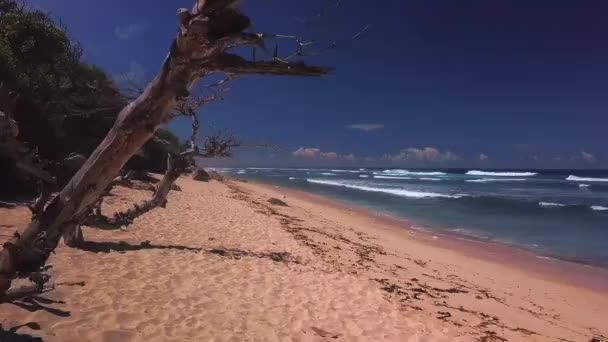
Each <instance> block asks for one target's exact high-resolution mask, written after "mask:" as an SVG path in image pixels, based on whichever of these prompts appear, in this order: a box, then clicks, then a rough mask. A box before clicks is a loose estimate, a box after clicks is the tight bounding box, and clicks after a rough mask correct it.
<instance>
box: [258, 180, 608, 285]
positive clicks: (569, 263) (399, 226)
mask: <svg viewBox="0 0 608 342" xmlns="http://www.w3.org/2000/svg"><path fill="white" fill-rule="evenodd" d="M247 182H249V183H251V184H254V185H257V186H261V187H265V188H268V189H269V190H272V189H279V190H281V191H283V192H285V193H286V194H290V195H291V196H293V197H296V198H300V199H303V200H308V201H313V202H317V203H319V204H323V205H328V206H331V207H333V208H336V209H339V210H347V211H351V212H355V213H357V214H359V215H362V216H367V217H369V218H372V219H374V220H377V221H379V223H382V224H383V225H386V226H387V227H386V228H388V229H389V230H395V232H396V233H398V234H399V233H400V232H399V230H404V231H406V232H407V233H405V234H408V236H407V237H408V238H415V239H416V240H418V241H419V242H422V243H425V244H429V245H432V246H436V247H441V248H446V249H450V250H452V251H456V252H458V253H460V254H462V255H466V256H470V257H474V258H476V259H479V260H484V261H491V262H494V263H498V264H501V265H504V266H508V267H512V268H515V269H518V270H521V271H524V272H531V273H533V274H535V275H537V276H539V277H541V278H544V279H547V280H552V281H558V282H562V283H564V284H569V285H574V286H577V287H582V288H585V289H588V290H591V291H595V292H598V293H608V266H605V265H600V264H591V263H585V262H582V261H573V260H567V259H563V258H559V257H557V256H553V255H546V254H541V253H534V252H533V251H531V250H529V249H526V248H523V247H520V246H517V245H514V244H508V243H504V242H497V241H490V240H485V239H483V238H476V237H473V236H469V235H466V234H458V233H455V232H454V233H452V232H446V231H437V232H435V231H431V230H428V229H424V228H417V227H415V226H414V225H413V224H412V222H410V221H408V220H407V219H404V218H401V217H396V216H392V215H389V214H385V213H378V212H375V211H373V210H371V209H369V208H365V207H362V206H357V205H355V204H350V203H345V202H342V201H340V200H337V199H333V198H329V197H324V196H322V195H318V194H315V193H311V192H306V191H303V190H298V189H292V188H289V187H286V186H280V185H275V184H272V183H263V182H259V181H251V180H247Z"/></svg>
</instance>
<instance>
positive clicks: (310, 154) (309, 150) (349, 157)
mask: <svg viewBox="0 0 608 342" xmlns="http://www.w3.org/2000/svg"><path fill="white" fill-rule="evenodd" d="M291 155H292V156H294V157H297V158H308V159H320V160H345V161H354V160H356V157H355V155H354V154H352V153H351V154H345V155H342V154H338V153H336V152H332V151H329V152H322V151H321V149H320V148H316V147H300V148H298V149H297V150H295V151H293V152H292V153H291Z"/></svg>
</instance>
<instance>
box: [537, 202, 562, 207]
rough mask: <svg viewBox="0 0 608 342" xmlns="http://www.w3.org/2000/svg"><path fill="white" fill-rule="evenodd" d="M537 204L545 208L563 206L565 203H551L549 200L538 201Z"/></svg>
mask: <svg viewBox="0 0 608 342" xmlns="http://www.w3.org/2000/svg"><path fill="white" fill-rule="evenodd" d="M538 205H540V206H541V207H546V208H557V207H565V206H566V205H565V204H562V203H551V202H538Z"/></svg>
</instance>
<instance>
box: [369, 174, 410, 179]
mask: <svg viewBox="0 0 608 342" xmlns="http://www.w3.org/2000/svg"><path fill="white" fill-rule="evenodd" d="M374 178H378V179H414V178H412V177H399V176H380V175H374Z"/></svg>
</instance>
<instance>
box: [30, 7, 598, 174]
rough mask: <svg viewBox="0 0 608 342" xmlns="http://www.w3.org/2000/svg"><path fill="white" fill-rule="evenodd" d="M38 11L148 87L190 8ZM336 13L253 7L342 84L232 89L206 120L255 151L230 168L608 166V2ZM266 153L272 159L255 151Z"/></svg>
mask: <svg viewBox="0 0 608 342" xmlns="http://www.w3.org/2000/svg"><path fill="white" fill-rule="evenodd" d="M28 2H29V4H30V5H31V6H35V7H37V8H40V9H43V10H45V11H48V12H50V13H51V14H52V15H53V16H55V17H57V18H60V19H61V21H62V22H63V23H64V24H65V25H66V26H67V28H68V29H69V31H70V35H71V36H72V37H73V38H74V39H76V40H78V41H80V42H81V44H82V45H83V46H84V51H85V60H86V61H87V62H89V63H93V64H97V65H99V66H101V67H102V68H104V69H105V70H106V71H107V72H108V73H110V74H112V75H113V76H114V77H115V79H117V80H118V81H120V80H121V79H124V78H125V77H126V78H130V79H133V80H137V81H139V82H145V81H146V80H150V79H151V78H153V77H154V75H155V74H156V72H157V71H158V69H159V66H160V64H161V62H162V60H163V58H164V56H165V55H166V53H167V51H168V47H169V45H170V43H171V41H172V39H173V38H174V36H175V31H176V19H175V11H176V9H177V8H179V7H191V4H192V2H191V1H182V0H179V1H178V0H175V1H158V2H150V1H143V0H122V1H117V0H108V1H82V0H30V1H28ZM324 3H326V1H325V0H310V1H295V0H283V1H278V0H257V1H255V0H244V1H242V4H241V7H242V10H243V11H244V12H245V13H246V14H247V15H249V16H250V17H251V19H252V22H253V25H252V28H251V29H252V30H253V31H256V32H272V33H280V34H295V35H299V36H306V37H313V38H314V39H316V40H317V41H318V43H317V44H318V47H319V48H323V47H325V46H328V45H329V44H330V43H331V42H333V41H335V42H336V48H334V49H330V50H326V51H324V52H323V53H322V54H321V55H319V56H312V57H307V58H306V59H305V61H306V62H307V63H309V64H316V65H322V66H329V67H333V68H334V69H333V71H332V72H331V73H330V74H329V75H327V76H324V77H319V78H282V77H272V76H247V77H241V78H237V79H235V80H233V81H232V82H231V83H230V84H229V91H228V92H227V94H226V96H225V99H224V100H223V101H221V102H218V103H214V104H211V105H208V106H206V107H204V108H202V109H201V110H200V115H199V117H200V120H201V122H202V124H203V125H204V126H206V127H215V128H218V129H219V128H226V129H228V130H229V131H230V132H232V133H234V134H235V135H236V136H237V137H238V138H239V139H240V140H242V141H243V142H244V145H245V146H246V147H243V148H239V149H238V150H237V151H236V154H235V156H234V158H232V159H231V160H228V161H222V162H221V163H223V164H226V165H239V166H247V165H249V166H279V165H280V166H306V165H332V166H391V167H428V168H433V167H483V168H606V167H608V147H607V146H608V144H607V143H608V133H607V130H608V20H607V19H606V18H608V2H607V1H602V0H585V1H573V0H570V1H562V0H537V1H528V0H514V1H487V0H469V1H467V0H462V1H454V0H415V1H408V0H385V1H383V2H382V3H381V4H380V3H379V2H377V1H362V0H342V1H341V4H340V6H338V7H336V8H334V7H329V8H328V7H327V6H324ZM318 13H322V15H321V16H318V15H317V14H318ZM364 27H367V29H366V30H365V32H363V33H362V34H361V35H359V36H358V37H357V38H356V39H352V36H353V35H355V34H357V33H359V32H361V30H362V29H363V28H364ZM273 44H274V43H273V42H270V44H269V45H270V46H273ZM289 44H290V42H289V41H286V42H285V41H283V42H281V45H280V47H279V52H280V53H287V52H288V51H289V50H290V45H289ZM313 50H314V49H313ZM248 54H249V51H246V54H245V56H248ZM258 55H259V53H258ZM213 80H214V78H212V79H209V80H201V81H200V82H201V83H202V84H208V83H213ZM168 128H169V129H171V130H172V131H173V132H174V133H176V134H177V135H178V136H180V137H182V138H184V139H185V138H186V137H187V135H188V134H189V129H190V128H189V124H188V122H187V121H185V120H178V121H176V122H172V123H170V124H169V125H168ZM207 131H208V129H207ZM262 144H263V145H269V146H271V147H265V148H260V147H255V145H262ZM209 163H210V164H213V163H212V162H209Z"/></svg>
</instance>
